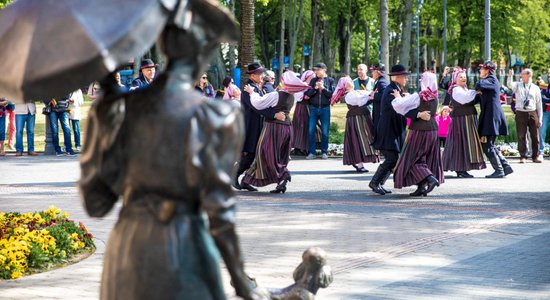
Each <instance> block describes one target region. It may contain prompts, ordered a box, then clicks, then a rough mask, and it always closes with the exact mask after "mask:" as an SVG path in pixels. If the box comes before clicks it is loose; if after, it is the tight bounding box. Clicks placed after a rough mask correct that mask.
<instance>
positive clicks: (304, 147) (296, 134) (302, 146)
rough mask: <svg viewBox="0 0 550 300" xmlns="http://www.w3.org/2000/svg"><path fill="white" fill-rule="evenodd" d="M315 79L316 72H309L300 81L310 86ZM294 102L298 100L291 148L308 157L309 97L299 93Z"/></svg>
mask: <svg viewBox="0 0 550 300" xmlns="http://www.w3.org/2000/svg"><path fill="white" fill-rule="evenodd" d="M314 77H315V72H313V71H311V70H307V71H305V72H304V73H303V74H302V77H301V78H300V79H301V80H302V82H305V83H307V84H308V85H309V83H310V82H311V80H312V79H313V78H314ZM294 100H296V107H295V108H294V115H293V116H292V131H293V135H292V143H291V146H292V147H293V148H294V150H295V153H302V154H305V155H307V152H308V149H309V146H308V145H309V142H308V139H309V137H308V132H309V97H308V96H306V95H305V94H304V92H299V93H296V94H294ZM318 131H319V134H318V138H317V139H316V140H318V141H320V137H321V131H320V130H318Z"/></svg>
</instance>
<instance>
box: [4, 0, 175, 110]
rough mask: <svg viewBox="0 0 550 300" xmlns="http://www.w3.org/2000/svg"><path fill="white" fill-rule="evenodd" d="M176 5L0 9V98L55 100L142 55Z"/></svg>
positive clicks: (28, 2)
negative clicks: (0, 68) (53, 98)
mask: <svg viewBox="0 0 550 300" xmlns="http://www.w3.org/2000/svg"><path fill="white" fill-rule="evenodd" d="M178 2H179V0H131V1H128V2H121V1H116V0H94V1H89V0H17V1H15V2H14V3H13V4H11V5H9V6H8V7H6V8H5V9H3V10H0V62H2V68H3V72H2V76H0V95H1V96H3V97H6V98H9V99H12V100H13V101H15V102H20V103H21V102H24V101H30V100H38V99H45V98H50V97H58V96H63V95H66V94H68V93H69V92H71V91H73V90H75V89H77V88H79V87H81V86H84V85H86V84H88V83H90V82H92V81H94V80H98V79H101V78H103V77H104V76H106V75H107V74H109V73H111V72H113V71H114V70H116V68H117V67H119V66H120V65H121V64H124V63H127V62H128V61H129V60H130V59H131V58H133V57H135V56H138V55H142V54H143V53H144V52H145V51H147V49H149V48H150V47H151V46H152V45H153V43H154V42H155V40H156V38H157V36H158V35H159V34H160V32H161V31H162V29H163V28H164V26H165V24H166V21H167V19H168V17H169V13H170V11H171V10H172V9H174V7H175V6H176V3H178Z"/></svg>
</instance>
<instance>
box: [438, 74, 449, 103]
mask: <svg viewBox="0 0 550 300" xmlns="http://www.w3.org/2000/svg"><path fill="white" fill-rule="evenodd" d="M450 85H451V75H447V76H441V79H440V80H439V87H440V88H442V89H443V90H444V91H445V96H444V97H445V98H444V99H443V105H449V104H450V103H451V100H452V97H451V94H449V92H448V91H447V89H449V86H450Z"/></svg>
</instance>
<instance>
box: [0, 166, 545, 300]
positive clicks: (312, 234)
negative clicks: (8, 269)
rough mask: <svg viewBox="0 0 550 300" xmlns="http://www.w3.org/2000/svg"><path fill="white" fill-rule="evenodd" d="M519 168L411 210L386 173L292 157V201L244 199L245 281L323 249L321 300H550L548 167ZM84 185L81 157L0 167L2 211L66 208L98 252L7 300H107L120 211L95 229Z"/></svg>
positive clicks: (278, 274) (278, 281) (479, 175)
mask: <svg viewBox="0 0 550 300" xmlns="http://www.w3.org/2000/svg"><path fill="white" fill-rule="evenodd" d="M511 164H512V167H513V168H514V170H515V172H514V173H513V174H512V175H510V176H508V178H505V179H485V178H484V176H485V175H486V174H489V173H491V170H481V171H473V172H471V173H472V174H473V175H475V176H476V177H475V178H472V179H458V178H456V177H455V176H454V173H450V172H449V173H446V175H448V176H447V178H446V181H445V183H444V184H443V185H442V186H441V187H439V188H436V189H435V191H434V192H432V193H431V194H429V195H428V196H427V197H420V198H411V197H409V196H408V193H410V192H412V191H413V190H414V187H409V188H405V189H402V190H396V189H393V188H392V190H393V193H392V194H390V195H385V196H380V195H376V194H374V193H372V192H371V191H370V190H368V188H367V184H368V181H369V180H370V179H371V177H372V174H373V173H374V172H373V171H374V170H375V169H376V167H377V164H366V168H367V169H369V170H371V172H369V173H364V174H359V173H356V172H355V170H354V169H353V168H351V167H349V166H343V165H342V160H341V159H329V160H313V161H309V160H307V161H306V160H304V159H302V158H301V157H293V159H292V161H291V162H290V165H289V169H290V170H291V172H292V182H291V183H289V186H288V190H287V192H286V193H285V194H280V195H274V194H269V193H268V192H267V191H269V190H270V189H271V188H273V187H272V186H269V187H266V188H261V189H260V192H257V193H251V192H238V193H237V195H238V198H239V202H238V215H237V217H238V231H239V234H240V238H241V245H242V248H243V252H244V254H245V260H246V270H247V272H248V273H250V274H251V275H252V276H254V277H256V278H257V281H258V282H259V284H260V285H263V286H265V287H271V288H274V287H284V286H287V285H289V284H291V283H292V280H291V278H292V272H293V270H294V268H295V267H296V266H297V265H298V264H299V262H300V260H301V254H302V252H303V251H304V250H305V249H307V248H308V247H311V246H319V247H321V248H323V249H324V250H326V251H327V252H328V255H329V258H328V263H329V265H331V267H332V269H333V272H334V282H333V283H332V285H330V286H329V287H328V288H327V289H321V290H319V292H318V294H317V298H316V299H331V300H332V299H550V226H549V225H550V161H548V160H547V161H544V162H543V163H542V164H533V163H527V164H519V161H518V160H511ZM79 176H80V169H79V165H78V157H49V156H39V157H27V156H23V157H19V158H16V157H14V156H13V155H10V156H8V157H1V158H0V211H4V212H6V211H20V212H28V211H35V210H43V209H46V208H47V207H48V206H50V205H56V206H57V207H59V208H61V209H62V210H64V211H67V212H69V213H70V215H71V218H72V219H74V220H77V221H82V222H83V223H84V224H85V225H86V226H87V227H88V229H89V230H90V232H92V233H93V234H94V236H95V242H96V246H97V251H96V252H95V253H94V254H93V255H91V256H90V257H89V258H87V259H85V260H83V261H81V262H78V263H76V264H73V265H70V266H67V267H64V268H59V269H56V270H51V271H48V272H44V273H41V274H35V275H31V276H27V277H23V278H20V279H17V280H10V281H0V299H98V297H99V285H100V276H101V269H102V258H103V253H104V252H105V247H106V242H107V239H108V236H109V232H110V230H111V228H112V227H113V225H114V223H115V222H116V219H117V215H118V210H119V209H120V203H119V204H118V206H117V207H116V209H115V210H113V211H112V212H111V213H110V214H109V215H107V216H106V217H105V218H102V219H94V218H90V217H88V216H87V215H86V213H85V211H84V210H83V208H82V205H81V203H80V199H79V196H78V191H77V189H76V187H75V183H76V181H77V180H78V178H79ZM392 185H393V182H392V181H391V178H390V181H389V182H388V184H387V186H388V187H392ZM222 265H223V264H222ZM223 272H224V275H223V276H224V282H225V288H226V292H227V294H228V297H229V298H230V299H236V298H235V297H234V296H233V295H234V292H233V290H232V289H231V288H230V286H229V278H228V276H227V272H225V270H224V271H223ZM151 276H154V274H151ZM143 284H147V283H146V282H144V283H143Z"/></svg>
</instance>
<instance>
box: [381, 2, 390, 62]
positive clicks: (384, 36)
mask: <svg viewBox="0 0 550 300" xmlns="http://www.w3.org/2000/svg"><path fill="white" fill-rule="evenodd" d="M380 26H381V28H380V42H381V44H382V63H383V64H384V65H385V66H386V68H387V69H388V70H389V69H390V68H391V67H390V53H389V51H390V44H389V28H388V1H387V0H380Z"/></svg>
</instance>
